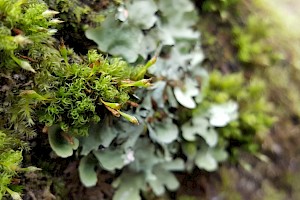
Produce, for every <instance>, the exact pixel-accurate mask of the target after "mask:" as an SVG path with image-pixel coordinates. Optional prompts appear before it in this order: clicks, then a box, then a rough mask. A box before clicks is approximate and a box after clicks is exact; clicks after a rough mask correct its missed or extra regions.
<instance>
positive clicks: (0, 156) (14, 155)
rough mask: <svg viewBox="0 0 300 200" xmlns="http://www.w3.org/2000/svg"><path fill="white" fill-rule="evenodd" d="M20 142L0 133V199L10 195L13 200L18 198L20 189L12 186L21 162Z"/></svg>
mask: <svg viewBox="0 0 300 200" xmlns="http://www.w3.org/2000/svg"><path fill="white" fill-rule="evenodd" d="M23 145H24V144H22V142H21V141H20V140H18V139H16V138H14V137H11V136H9V135H8V134H5V133H4V132H3V131H0V199H2V198H3V197H4V196H5V194H10V195H11V196H12V197H13V198H14V199H17V198H18V197H20V195H19V193H18V192H20V189H21V188H20V187H17V186H16V185H12V184H11V183H12V180H13V178H14V177H15V176H16V175H17V172H18V170H20V169H21V168H20V163H21V161H22V146H23Z"/></svg>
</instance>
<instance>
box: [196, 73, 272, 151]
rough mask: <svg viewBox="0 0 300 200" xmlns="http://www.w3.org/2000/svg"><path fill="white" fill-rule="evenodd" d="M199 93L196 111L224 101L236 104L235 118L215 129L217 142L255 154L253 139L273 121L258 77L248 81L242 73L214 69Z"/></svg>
mask: <svg viewBox="0 0 300 200" xmlns="http://www.w3.org/2000/svg"><path fill="white" fill-rule="evenodd" d="M203 93H204V102H203V103H202V104H201V105H200V106H199V107H198V110H197V111H196V112H201V110H203V109H204V110H205V109H206V108H208V107H209V106H210V105H212V104H222V103H226V102H228V101H235V102H237V103H238V105H239V117H238V119H237V120H235V121H232V122H231V123H229V124H228V125H227V126H226V127H223V128H219V129H218V132H219V134H220V141H219V143H221V144H222V145H224V144H225V145H228V148H229V149H230V151H231V152H232V153H235V152H236V151H237V149H239V150H241V149H244V150H246V151H249V152H252V153H256V152H257V151H258V149H259V148H258V147H259V145H258V143H255V140H261V139H263V138H264V134H266V133H267V132H268V129H269V128H270V126H271V125H272V124H273V123H274V121H275V118H274V117H272V116H271V114H272V112H271V111H272V109H273V107H272V104H271V103H270V102H269V101H268V99H267V95H266V85H265V82H264V81H262V80H261V79H258V78H253V79H251V80H250V81H249V82H248V81H247V80H246V79H245V78H244V76H243V74H242V73H235V74H228V75H223V74H221V73H220V72H218V71H214V72H212V73H211V74H210V79H209V84H208V86H207V87H206V88H205V89H204V91H203Z"/></svg>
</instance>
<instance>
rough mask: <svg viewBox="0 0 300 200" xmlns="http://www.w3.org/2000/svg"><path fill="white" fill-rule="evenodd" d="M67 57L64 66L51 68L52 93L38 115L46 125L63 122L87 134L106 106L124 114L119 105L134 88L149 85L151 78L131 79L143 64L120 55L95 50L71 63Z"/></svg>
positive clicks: (65, 128)
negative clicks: (133, 64)
mask: <svg viewBox="0 0 300 200" xmlns="http://www.w3.org/2000/svg"><path fill="white" fill-rule="evenodd" d="M63 48H64V47H63ZM61 51H67V50H66V49H61ZM78 59H79V58H78ZM65 60H66V63H65V65H64V66H63V67H62V68H61V70H59V71H52V72H51V73H52V76H53V77H55V79H56V81H55V83H53V84H52V85H51V88H49V92H50V93H51V94H52V95H51V97H49V98H48V99H47V98H45V97H44V100H45V102H44V105H43V106H41V107H40V109H39V111H38V113H39V114H38V115H39V122H41V123H44V124H45V125H46V126H52V125H54V124H60V127H61V129H62V130H63V131H67V132H70V133H72V134H73V135H87V133H88V128H89V125H90V123H96V122H99V121H100V118H101V116H104V115H103V112H104V110H103V108H107V109H108V110H109V111H111V112H112V113H113V114H114V115H115V116H117V117H118V116H120V115H123V114H124V113H123V112H121V111H120V109H121V108H122V107H123V106H124V105H125V104H126V103H127V102H128V100H129V99H130V92H131V88H132V87H133V86H144V87H146V86H148V85H149V80H140V81H139V80H137V81H133V80H132V79H133V77H134V76H135V75H136V74H137V73H138V72H139V70H141V68H138V67H131V66H129V65H128V64H127V63H126V62H124V61H122V60H120V59H118V58H115V59H111V60H108V59H105V58H104V57H103V56H101V55H100V54H98V53H97V52H96V51H95V50H91V51H89V53H88V55H87V57H86V58H85V59H83V60H82V61H81V62H76V63H71V64H69V61H68V58H67V57H65ZM49 85H50V83H49Z"/></svg>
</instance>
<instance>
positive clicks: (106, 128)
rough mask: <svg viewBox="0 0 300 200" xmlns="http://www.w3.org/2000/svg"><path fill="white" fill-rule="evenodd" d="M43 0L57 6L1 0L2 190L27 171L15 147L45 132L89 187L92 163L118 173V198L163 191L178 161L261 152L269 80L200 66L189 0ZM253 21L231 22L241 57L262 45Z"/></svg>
mask: <svg viewBox="0 0 300 200" xmlns="http://www.w3.org/2000/svg"><path fill="white" fill-rule="evenodd" d="M45 2H46V3H47V4H48V5H49V6H50V7H51V8H52V9H55V10H57V11H53V10H49V9H48V5H47V4H46V3H44V2H42V1H39V0H14V1H7V0H0V43H1V44H0V58H1V63H0V81H1V83H3V84H2V85H1V88H0V112H1V116H0V128H1V130H3V132H4V133H6V134H4V133H2V132H0V133H1V135H0V167H2V168H0V169H1V170H3V174H4V175H5V176H6V177H4V176H3V180H1V182H0V192H1V195H4V194H6V193H10V194H11V195H12V196H13V198H14V199H20V197H19V194H18V193H14V192H13V191H16V192H19V191H20V190H19V188H18V187H14V186H12V184H11V183H12V180H13V177H14V176H16V175H17V172H21V171H22V170H23V171H26V170H25V169H27V170H33V169H34V168H25V169H23V168H20V167H19V165H20V163H21V161H22V154H21V153H22V148H21V147H23V148H24V147H26V145H25V142H30V141H28V139H30V138H32V137H35V136H36V134H42V132H44V133H47V134H48V140H49V143H50V146H51V148H52V149H53V151H54V152H55V153H56V155H58V156H60V157H63V158H66V157H71V156H72V155H73V154H76V155H77V156H73V157H72V159H73V158H74V159H75V157H76V158H78V157H79V159H80V162H79V167H78V171H79V178H80V180H81V182H82V183H83V185H84V186H86V187H92V186H95V185H97V182H98V181H99V180H98V177H99V176H98V172H99V171H103V170H105V171H109V172H110V173H111V174H113V175H112V180H111V181H112V182H113V183H112V186H113V187H114V188H115V192H114V195H113V199H114V200H121V199H122V200H140V199H141V198H143V197H144V198H145V197H146V196H147V195H149V194H151V195H153V196H163V195H164V196H166V198H167V196H168V191H175V190H176V189H178V188H179V187H180V183H179V181H178V180H177V178H176V176H175V174H174V172H176V171H179V172H191V171H192V170H194V169H195V168H199V169H201V170H205V171H209V172H211V171H215V170H217V169H218V166H219V164H220V163H221V162H223V161H225V160H226V159H227V158H228V157H229V158H235V156H237V154H238V152H239V151H244V150H246V151H249V152H251V153H258V150H259V140H258V139H262V138H263V134H264V133H266V132H267V131H268V129H269V127H270V126H271V125H272V123H273V122H274V118H273V117H271V116H270V111H271V109H272V106H271V104H270V103H269V102H268V100H267V97H266V96H265V95H264V94H265V90H266V87H265V83H264V82H263V81H262V80H260V79H258V78H254V77H252V78H251V80H247V79H246V78H244V76H243V74H242V73H238V74H231V75H223V74H221V73H219V72H212V73H209V72H208V71H207V70H206V69H205V68H204V67H202V65H201V63H202V61H203V59H204V55H203V52H202V49H201V45H200V32H199V31H197V30H196V29H195V28H194V27H195V25H196V24H197V22H198V16H197V12H196V10H195V6H194V4H193V3H192V2H190V1H189V0H180V1H177V2H176V4H174V1H173V0H157V1H154V0H142V1H141V0H133V1H124V2H117V1H115V2H114V3H111V4H110V6H111V7H110V8H109V9H107V10H105V11H104V10H101V12H98V10H100V9H101V8H104V7H105V8H106V7H107V6H108V5H103V7H101V8H100V7H99V8H96V7H94V6H95V5H97V3H98V2H97V1H89V2H86V1H64V0H56V1H45ZM235 3H236V1H219V2H218V1H205V2H204V4H203V6H204V8H205V9H206V10H207V11H216V10H217V9H219V10H222V12H223V11H224V12H225V10H226V9H227V7H230V6H231V5H234V4H235ZM92 8H94V9H92ZM221 15H222V14H221ZM58 17H59V18H58ZM250 22H251V23H250ZM256 28H257V27H256V25H255V20H254V21H253V20H251V19H250V18H249V24H248V28H247V29H246V31H247V32H246V33H245V32H243V31H244V29H241V28H240V29H238V28H236V29H234V31H233V32H234V34H235V37H236V41H235V44H236V45H240V46H237V47H238V51H239V59H240V61H242V62H245V63H246V62H247V63H250V62H251V63H253V62H254V60H253V59H252V58H253V57H256V56H257V55H258V54H264V53H266V54H268V53H269V49H268V48H266V49H263V48H265V46H264V45H263V44H262V43H260V42H257V43H256V42H255V41H254V40H255V39H257V38H259V37H260V36H261V38H262V39H263V38H264V37H266V35H265V34H264V30H256ZM69 33H70V34H71V35H72V36H74V37H71V36H70V35H69ZM256 33H257V35H255V34H256ZM85 36H86V37H85ZM55 37H56V38H55ZM81 38H82V40H81ZM88 39H89V40H90V41H89V40H88ZM93 42H94V43H96V44H97V45H98V49H99V51H97V50H95V49H94V43H93ZM82 43H84V44H82ZM252 43H254V45H253V46H251V47H250V44H252ZM81 45H82V46H81ZM68 46H70V47H74V49H71V48H68ZM85 51H86V52H85ZM100 52H101V53H100ZM80 53H83V54H84V55H80ZM85 54H86V55H85ZM119 57H122V58H119ZM149 58H152V59H150V60H149V61H147V60H148V59H149ZM123 59H124V60H123ZM129 63H134V64H132V65H137V66H132V65H131V64H129ZM22 140H23V141H25V142H24V144H23V142H21V141H22ZM12 141H14V142H12ZM1 142H2V143H3V150H2V146H1ZM74 151H76V153H74ZM2 157H3V161H2ZM5 159H8V160H5ZM10 166H13V167H10ZM15 188H16V189H15ZM62 193H63V192H62ZM17 194H18V195H17ZM14 195H15V196H14ZM186 198H188V197H186ZM182 199H185V197H182Z"/></svg>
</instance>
